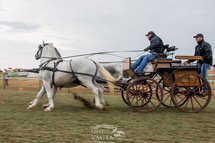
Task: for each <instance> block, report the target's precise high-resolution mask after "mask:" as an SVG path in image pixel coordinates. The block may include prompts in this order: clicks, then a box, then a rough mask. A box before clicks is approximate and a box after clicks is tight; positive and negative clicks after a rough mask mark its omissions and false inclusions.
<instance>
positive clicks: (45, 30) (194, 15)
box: [0, 0, 215, 69]
mask: <svg viewBox="0 0 215 143" xmlns="http://www.w3.org/2000/svg"><path fill="white" fill-rule="evenodd" d="M214 6H215V1H214V0H0V49H1V52H0V69H3V68H8V67H13V68H36V67H38V65H39V62H38V61H36V60H35V59H34V55H35V53H36V51H37V49H38V45H39V44H40V43H41V42H42V40H45V42H52V43H53V44H54V46H55V47H57V48H58V49H59V51H60V53H61V55H62V56H71V55H78V54H85V53H92V52H102V51H112V50H141V49H144V48H145V47H147V46H148V45H149V41H148V40H147V38H146V37H145V34H146V33H147V32H148V31H150V30H153V31H154V32H155V33H156V34H157V35H158V36H160V37H161V38H162V39H163V41H164V43H165V44H170V45H175V46H176V47H178V48H179V50H178V51H177V53H176V54H178V55H179V54H180V55H193V53H194V47H195V45H196V42H195V39H193V35H195V34H196V33H199V32H200V33H203V34H204V36H205V40H206V41H208V42H209V43H210V44H211V46H212V48H214V44H215V18H214V14H215V8H214ZM118 54H120V56H123V57H126V56H137V55H138V54H140V53H118ZM93 58H94V59H95V60H98V61H103V60H104V61H112V60H113V59H115V57H106V56H98V57H93ZM117 60H121V59H120V58H118V59H117Z"/></svg>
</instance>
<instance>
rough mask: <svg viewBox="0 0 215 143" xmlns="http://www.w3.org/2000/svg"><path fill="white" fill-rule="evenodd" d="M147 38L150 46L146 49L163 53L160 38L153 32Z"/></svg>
mask: <svg viewBox="0 0 215 143" xmlns="http://www.w3.org/2000/svg"><path fill="white" fill-rule="evenodd" d="M149 40H150V46H149V47H148V49H149V50H150V52H151V53H152V52H155V53H158V54H162V53H164V46H163V41H162V40H161V38H160V37H158V36H157V35H155V34H153V35H152V36H151V37H150V39H149Z"/></svg>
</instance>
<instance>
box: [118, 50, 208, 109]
mask: <svg viewBox="0 0 215 143" xmlns="http://www.w3.org/2000/svg"><path fill="white" fill-rule="evenodd" d="M175 50H177V48H175V47H168V46H167V48H166V54H165V56H163V57H162V58H158V59H156V60H154V61H152V62H151V64H152V70H151V71H144V72H143V75H141V76H139V75H137V74H136V73H135V72H134V71H133V70H131V69H130V64H131V58H126V59H124V61H123V71H124V74H125V75H126V76H128V77H130V78H129V79H128V80H126V81H121V82H119V86H120V87H121V95H122V99H123V100H124V102H125V103H126V104H127V105H128V106H129V107H131V108H132V109H134V110H136V111H140V112H150V111H154V110H156V109H157V108H158V107H159V106H160V105H161V104H162V105H164V106H166V107H176V108H177V109H179V110H180V111H182V112H195V113H197V112H201V111H202V110H203V109H205V107H206V106H207V105H208V104H209V102H210V99H211V96H212V92H211V87H210V84H209V83H208V81H207V80H206V79H205V78H204V77H202V76H201V75H200V74H198V72H197V71H198V65H197V64H194V65H185V64H184V63H182V60H189V59H191V60H202V57H200V56H175V59H173V51H175ZM168 54H169V55H172V57H171V58H167V55H168ZM205 88H207V91H204V89H205Z"/></svg>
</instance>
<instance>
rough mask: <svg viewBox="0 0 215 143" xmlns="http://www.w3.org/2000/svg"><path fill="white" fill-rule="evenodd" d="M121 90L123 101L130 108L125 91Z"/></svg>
mask: <svg viewBox="0 0 215 143" xmlns="http://www.w3.org/2000/svg"><path fill="white" fill-rule="evenodd" d="M120 90H121V96H122V99H123V101H124V102H125V104H127V105H128V106H130V104H129V102H128V101H127V98H126V94H125V91H124V90H123V89H120Z"/></svg>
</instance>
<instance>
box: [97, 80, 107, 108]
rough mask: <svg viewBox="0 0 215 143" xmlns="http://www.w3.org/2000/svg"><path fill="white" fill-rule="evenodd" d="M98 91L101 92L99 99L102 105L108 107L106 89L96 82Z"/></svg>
mask: <svg viewBox="0 0 215 143" xmlns="http://www.w3.org/2000/svg"><path fill="white" fill-rule="evenodd" d="M94 85H95V86H96V87H97V88H98V90H99V99H100V103H101V104H103V105H108V104H107V102H106V101H105V100H104V96H103V93H104V87H103V86H102V85H100V84H98V83H96V82H95V84H94Z"/></svg>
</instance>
